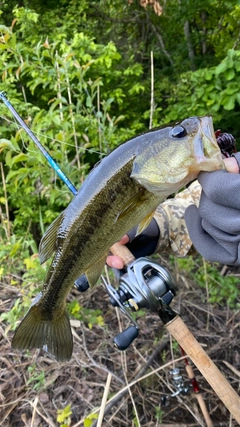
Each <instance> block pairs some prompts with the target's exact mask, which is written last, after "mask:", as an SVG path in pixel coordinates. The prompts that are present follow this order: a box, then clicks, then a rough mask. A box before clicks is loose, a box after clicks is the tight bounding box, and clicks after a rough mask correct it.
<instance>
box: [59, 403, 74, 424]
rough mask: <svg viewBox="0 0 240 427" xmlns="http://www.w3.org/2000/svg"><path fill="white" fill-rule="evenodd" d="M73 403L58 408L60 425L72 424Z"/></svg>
mask: <svg viewBox="0 0 240 427" xmlns="http://www.w3.org/2000/svg"><path fill="white" fill-rule="evenodd" d="M71 415H72V410H71V405H70V404H69V405H67V406H65V408H63V409H58V411H57V422H58V423H59V424H60V427H70V425H71Z"/></svg>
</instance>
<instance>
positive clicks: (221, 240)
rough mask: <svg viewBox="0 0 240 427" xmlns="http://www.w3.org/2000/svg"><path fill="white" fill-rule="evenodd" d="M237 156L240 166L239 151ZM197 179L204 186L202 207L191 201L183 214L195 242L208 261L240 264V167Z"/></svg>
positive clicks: (208, 173) (200, 175) (206, 174)
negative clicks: (236, 170) (192, 203)
mask: <svg viewBox="0 0 240 427" xmlns="http://www.w3.org/2000/svg"><path fill="white" fill-rule="evenodd" d="M234 157H235V159H236V160H237V163H238V166H239V163H240V153H237V154H235V155H234ZM227 160H230V159H227ZM227 160H225V162H226V163H227ZM231 160H233V159H231ZM231 160H230V161H231ZM228 170H231V169H229V168H228ZM198 181H199V182H200V184H201V186H202V195H201V199H200V204H199V208H197V207H196V206H195V205H191V206H189V207H188V208H187V209H186V212H185V215H184V217H185V221H186V224H187V228H188V231H189V235H190V238H191V240H192V242H193V245H194V246H195V248H196V249H197V251H198V252H199V253H200V254H201V255H202V256H203V257H204V258H205V259H206V260H208V261H213V262H219V263H221V264H228V265H236V266H238V265H240V174H239V171H238V173H229V172H227V171H225V170H219V171H215V172H201V173H200V174H199V175H198Z"/></svg>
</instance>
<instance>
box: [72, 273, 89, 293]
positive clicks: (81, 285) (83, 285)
mask: <svg viewBox="0 0 240 427" xmlns="http://www.w3.org/2000/svg"><path fill="white" fill-rule="evenodd" d="M74 286H75V288H76V289H77V290H78V291H79V292H85V291H86V290H87V289H88V288H89V283H88V279H87V277H86V275H85V274H82V275H81V276H80V277H78V278H77V280H75V282H74Z"/></svg>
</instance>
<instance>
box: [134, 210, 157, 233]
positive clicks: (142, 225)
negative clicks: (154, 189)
mask: <svg viewBox="0 0 240 427" xmlns="http://www.w3.org/2000/svg"><path fill="white" fill-rule="evenodd" d="M153 215H154V212H151V213H150V214H148V215H147V216H146V217H145V218H144V219H143V220H142V221H141V222H140V224H139V226H138V228H137V232H136V236H138V235H139V234H140V233H142V232H143V230H145V228H147V227H148V226H149V224H150V222H151V221H152V218H153ZM136 236H135V237H136Z"/></svg>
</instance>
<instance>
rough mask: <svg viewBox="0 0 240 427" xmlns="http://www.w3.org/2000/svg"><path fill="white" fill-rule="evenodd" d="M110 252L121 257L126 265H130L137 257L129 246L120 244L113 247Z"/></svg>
mask: <svg viewBox="0 0 240 427" xmlns="http://www.w3.org/2000/svg"><path fill="white" fill-rule="evenodd" d="M110 251H111V253H112V254H113V255H117V256H119V257H120V258H121V259H122V260H123V263H124V265H128V264H130V263H131V262H133V261H134V260H135V257H134V256H133V254H132V252H130V250H129V249H128V248H127V246H125V245H120V243H115V244H114V245H113V246H111V249H110Z"/></svg>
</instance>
